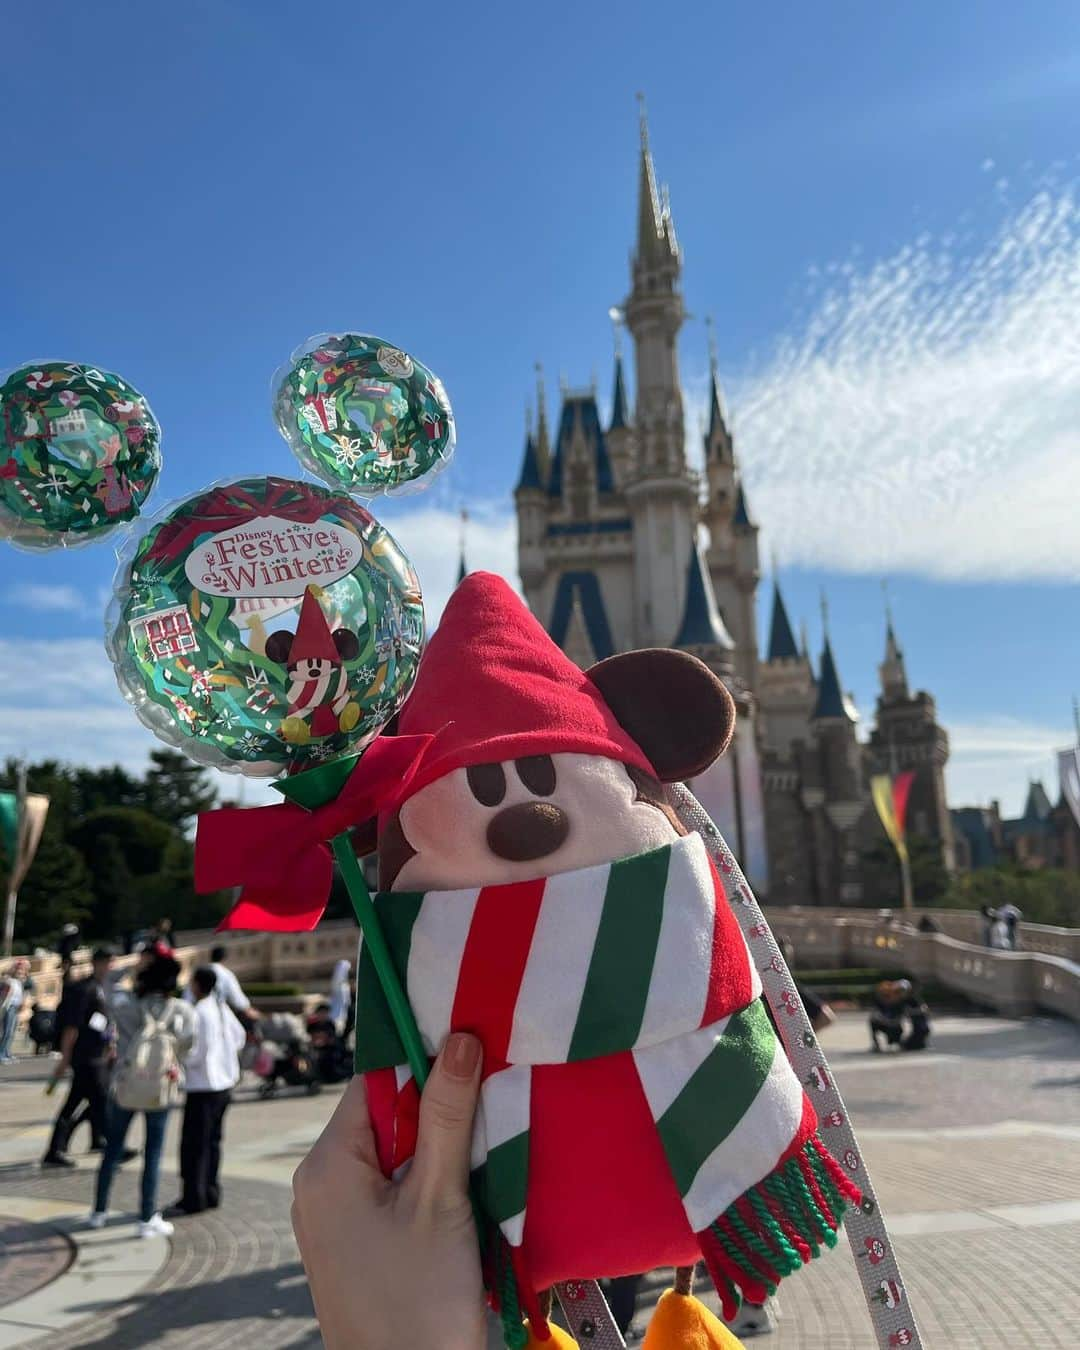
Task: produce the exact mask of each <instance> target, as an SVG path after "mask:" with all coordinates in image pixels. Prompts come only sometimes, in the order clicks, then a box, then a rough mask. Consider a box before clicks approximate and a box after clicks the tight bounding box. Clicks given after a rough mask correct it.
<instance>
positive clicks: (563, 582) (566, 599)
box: [548, 572, 615, 661]
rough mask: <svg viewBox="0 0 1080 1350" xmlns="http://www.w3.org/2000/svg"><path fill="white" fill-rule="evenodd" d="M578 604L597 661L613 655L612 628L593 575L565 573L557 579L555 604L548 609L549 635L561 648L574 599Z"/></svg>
mask: <svg viewBox="0 0 1080 1350" xmlns="http://www.w3.org/2000/svg"><path fill="white" fill-rule="evenodd" d="M575 596H576V597H577V599H578V601H579V603H580V605H581V614H582V617H583V618H584V620H585V631H586V633H588V635H589V642H590V644H591V645H592V649H593V652H594V653H595V655H596V659H597V660H598V661H603V660H604V659H605V657H608V656H614V655H615V644H614V643H613V642H612V640H611V627H610V625H609V624H608V617H607V611H606V610H605V609H604V600H603V596H602V595H601V594H600V583H599V581H597V579H596V573H595V572H564V573H563V574H562V576H561V577H560V578H559V585H558V588H557V589H556V591H555V603H554V604H553V605H552V607H551V622H550V623H549V624H548V632H549V633H550V634H551V636H552V638H553V639H554V641H555V642H557V643H558V644H559V646H560V647H561V646H562V644H563V643H564V642H565V641H566V632H567V629H568V628H569V627H570V614H571V612H572V610H573V608H574V598H575Z"/></svg>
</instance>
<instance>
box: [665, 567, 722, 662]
mask: <svg viewBox="0 0 1080 1350" xmlns="http://www.w3.org/2000/svg"><path fill="white" fill-rule="evenodd" d="M671 645H672V646H673V647H681V648H682V649H683V651H688V652H690V653H691V654H692V655H694V656H696V657H699V658H700V659H701V660H702V661H704V662H705V664H706V665H707V666H709V667H710V669H712V670H714V671H715V672H716V674H718V675H728V676H730V675H732V674H733V673H734V655H735V643H734V642H733V641H732V640H731V634H730V633H729V632H728V630H727V629H726V628H725V627H724V621H723V619H722V618H721V617H720V612H719V610H718V609H717V607H716V597H715V596H714V595H713V589H712V582H711V581H710V580H709V574H708V572H707V571H706V570H705V564H704V562H703V561H702V557H701V550H700V549H699V548H698V545H697V540H695V541H694V544H693V546H692V548H691V550H690V562H689V565H688V566H687V569H686V604H685V605H684V607H683V616H682V623H681V624H680V625H679V631H678V632H677V633H676V635H675V639H674V641H673V642H672V644H671Z"/></svg>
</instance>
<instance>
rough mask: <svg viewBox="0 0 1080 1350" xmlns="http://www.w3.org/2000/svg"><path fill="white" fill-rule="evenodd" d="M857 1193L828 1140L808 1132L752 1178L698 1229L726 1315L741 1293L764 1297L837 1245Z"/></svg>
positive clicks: (753, 1299) (758, 1299) (858, 1196)
mask: <svg viewBox="0 0 1080 1350" xmlns="http://www.w3.org/2000/svg"><path fill="white" fill-rule="evenodd" d="M861 1199H862V1195H861V1193H860V1191H859V1189H858V1187H857V1186H855V1185H854V1184H853V1183H852V1182H851V1181H850V1180H849V1179H848V1178H847V1177H846V1176H845V1175H844V1173H843V1171H842V1170H841V1168H840V1164H839V1163H838V1162H837V1161H836V1159H835V1158H834V1157H833V1156H832V1154H831V1153H830V1152H829V1151H828V1149H827V1148H826V1147H825V1145H824V1144H823V1143H822V1142H821V1140H820V1139H819V1138H818V1137H817V1135H813V1136H812V1137H811V1138H810V1139H809V1140H808V1141H807V1143H806V1146H805V1147H804V1148H803V1149H802V1150H801V1152H799V1153H797V1154H795V1155H794V1156H793V1157H791V1158H788V1160H787V1161H786V1162H785V1163H783V1164H782V1165H781V1166H780V1167H778V1168H777V1169H776V1171H775V1172H772V1173H771V1174H770V1175H769V1176H767V1177H765V1179H764V1180H763V1181H759V1182H758V1183H757V1185H756V1186H751V1187H750V1189H749V1190H748V1191H746V1192H745V1194H743V1195H741V1196H740V1197H739V1198H738V1199H737V1200H735V1201H733V1202H732V1203H731V1204H730V1205H729V1206H728V1207H727V1209H726V1210H725V1211H724V1213H723V1214H721V1215H720V1217H719V1218H718V1219H716V1220H715V1221H714V1222H713V1223H711V1224H710V1225H709V1226H708V1228H706V1229H703V1230H702V1231H701V1232H700V1233H698V1234H697V1239H698V1242H699V1243H700V1245H701V1254H702V1257H703V1259H704V1261H705V1265H706V1268H707V1269H708V1272H709V1275H710V1276H711V1278H712V1282H713V1284H714V1285H715V1286H716V1292H717V1293H718V1294H719V1296H720V1303H721V1306H722V1308H723V1311H724V1317H725V1318H726V1319H727V1320H728V1321H730V1320H731V1319H732V1318H733V1317H734V1316H735V1314H736V1313H737V1312H738V1308H739V1301H740V1297H742V1298H745V1299H747V1300H748V1301H749V1302H751V1303H764V1302H765V1299H766V1298H767V1297H768V1296H769V1295H770V1294H775V1293H776V1286H777V1285H778V1284H779V1283H780V1281H781V1279H783V1277H784V1276H785V1275H792V1274H794V1273H795V1271H797V1270H799V1269H800V1268H801V1267H802V1266H804V1265H806V1264H807V1262H808V1261H811V1260H813V1259H814V1257H816V1256H818V1255H820V1253H821V1248H822V1246H823V1245H824V1246H826V1247H835V1246H836V1243H837V1238H838V1236H839V1230H840V1225H841V1223H842V1222H843V1217H844V1211H845V1210H846V1209H847V1208H848V1207H849V1206H850V1205H857V1204H859V1203H860V1201H861Z"/></svg>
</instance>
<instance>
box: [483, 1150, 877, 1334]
mask: <svg viewBox="0 0 1080 1350" xmlns="http://www.w3.org/2000/svg"><path fill="white" fill-rule="evenodd" d="M861 1200H862V1195H861V1193H860V1191H859V1188H858V1187H857V1186H855V1185H854V1184H853V1183H852V1182H851V1181H850V1180H849V1179H848V1178H847V1177H846V1176H845V1175H844V1172H843V1170H842V1168H841V1167H840V1164H839V1163H838V1162H837V1161H836V1159H835V1158H834V1157H833V1156H832V1154H831V1153H830V1152H829V1150H828V1149H827V1148H826V1147H825V1145H824V1144H823V1143H822V1142H821V1140H820V1139H819V1138H818V1137H817V1135H816V1134H815V1135H812V1136H811V1137H810V1139H808V1140H807V1142H806V1145H805V1146H804V1147H803V1149H802V1150H801V1151H800V1152H799V1153H796V1154H794V1155H793V1156H792V1157H790V1158H788V1160H787V1161H786V1162H785V1163H783V1164H781V1166H780V1167H778V1168H777V1169H776V1171H775V1172H771V1173H770V1174H769V1176H767V1177H765V1178H764V1180H762V1181H759V1182H758V1183H757V1185H756V1186H751V1187H750V1189H749V1190H748V1191H746V1192H745V1193H744V1194H743V1195H741V1196H739V1198H738V1199H737V1200H734V1201H732V1203H731V1204H730V1205H728V1207H727V1209H726V1210H725V1211H724V1213H723V1214H721V1215H720V1217H719V1218H718V1219H716V1220H715V1221H714V1222H713V1223H711V1224H710V1225H709V1226H708V1228H705V1229H703V1230H702V1231H701V1232H700V1233H698V1234H696V1236H697V1240H698V1244H699V1245H700V1247H701V1256H702V1259H703V1260H704V1262H705V1266H706V1268H707V1269H708V1272H709V1275H710V1277H711V1279H712V1282H713V1284H714V1285H715V1286H716V1292H717V1294H719V1296H720V1305H721V1307H722V1309H723V1313H724V1318H725V1320H726V1321H729V1322H730V1321H732V1320H733V1318H734V1317H735V1315H736V1313H737V1312H738V1311H739V1303H740V1301H741V1300H742V1299H744V1298H745V1299H747V1300H748V1301H749V1302H750V1303H764V1302H765V1300H766V1299H767V1298H768V1297H769V1295H770V1294H775V1293H776V1287H777V1285H778V1284H779V1283H780V1281H781V1280H782V1279H783V1278H784V1276H785V1275H793V1274H794V1273H795V1271H797V1270H800V1269H801V1268H802V1267H803V1266H804V1265H806V1264H807V1263H808V1262H810V1261H812V1260H813V1259H814V1258H815V1257H816V1256H819V1255H820V1254H821V1248H822V1247H823V1246H825V1247H835V1246H836V1243H837V1239H838V1237H839V1232H840V1225H841V1224H842V1222H843V1218H844V1211H845V1210H846V1209H847V1208H848V1207H849V1206H851V1205H857V1204H859V1203H860V1201H861ZM494 1247H495V1251H494V1255H493V1257H492V1258H491V1261H492V1266H491V1269H490V1275H489V1279H490V1289H491V1299H492V1305H493V1307H494V1308H495V1309H496V1311H497V1312H498V1313H499V1315H500V1317H501V1319H502V1328H503V1340H504V1341H505V1342H506V1345H507V1350H521V1347H523V1346H524V1345H525V1344H526V1343H527V1341H528V1333H527V1332H526V1330H525V1327H524V1323H523V1320H522V1319H523V1318H524V1317H528V1318H529V1324H530V1326H531V1327H532V1328H533V1332H534V1334H535V1335H536V1338H537V1339H538V1340H546V1339H547V1338H548V1336H549V1335H550V1332H549V1330H548V1325H547V1319H546V1318H545V1317H544V1314H543V1312H542V1310H541V1308H540V1303H539V1300H538V1298H537V1295H536V1291H535V1289H534V1288H533V1284H532V1279H531V1278H530V1275H529V1271H528V1267H527V1264H526V1261H525V1253H524V1251H523V1250H522V1248H520V1247H511V1246H510V1245H509V1243H508V1242H507V1241H506V1239H505V1238H504V1237H503V1236H502V1235H501V1234H499V1235H498V1237H497V1240H496V1242H495V1243H494Z"/></svg>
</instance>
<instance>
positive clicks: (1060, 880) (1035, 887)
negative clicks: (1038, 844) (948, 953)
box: [940, 865, 1080, 928]
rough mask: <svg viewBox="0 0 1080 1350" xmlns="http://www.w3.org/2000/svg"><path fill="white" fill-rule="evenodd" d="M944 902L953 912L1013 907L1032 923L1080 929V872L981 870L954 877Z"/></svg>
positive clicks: (1013, 867)
mask: <svg viewBox="0 0 1080 1350" xmlns="http://www.w3.org/2000/svg"><path fill="white" fill-rule="evenodd" d="M940 903H941V904H942V905H943V906H945V907H948V908H950V909H981V908H982V907H983V905H989V906H991V908H993V909H997V908H998V907H999V906H1001V905H1005V904H1011V905H1015V906H1016V907H1017V909H1019V910H1020V911H1021V912H1022V914H1023V916H1024V918H1025V919H1026V920H1027V921H1028V923H1046V924H1052V925H1054V926H1055V927H1060V928H1080V872H1065V871H1061V870H1059V869H1057V868H1045V869H1043V870H1041V871H1035V872H1029V871H1027V870H1026V869H1022V868H1019V867H1016V866H1013V865H1008V866H1003V867H980V868H978V869H977V870H976V871H974V872H964V873H961V874H960V875H959V876H956V877H954V878H953V880H952V883H951V885H950V886H949V889H948V890H947V892H946V893H945V895H944V896H943V897H942V899H941V901H940Z"/></svg>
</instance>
